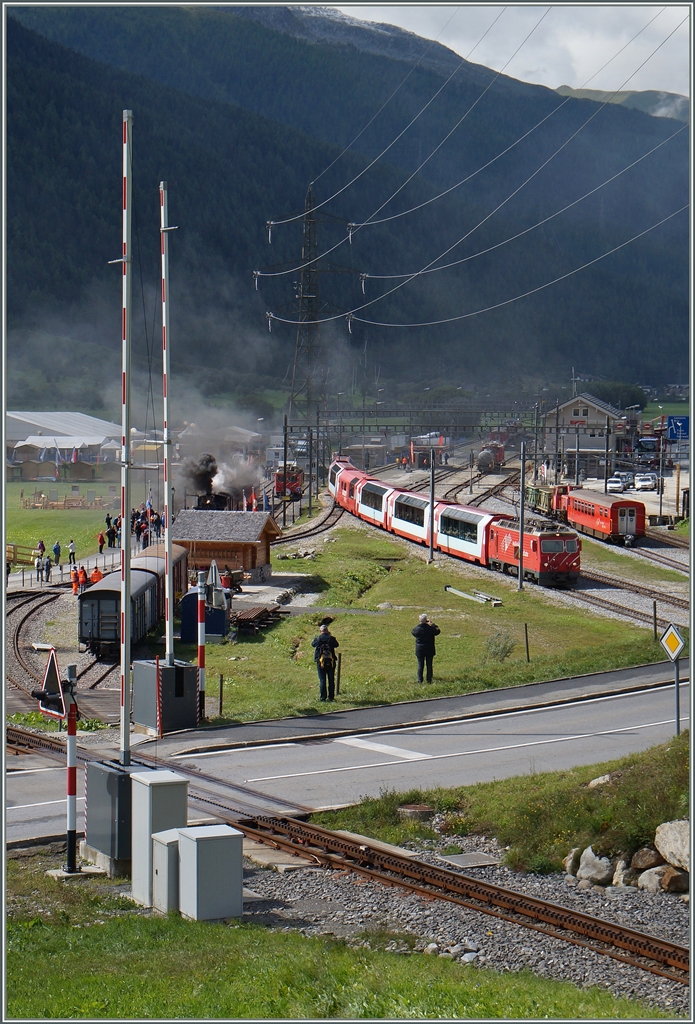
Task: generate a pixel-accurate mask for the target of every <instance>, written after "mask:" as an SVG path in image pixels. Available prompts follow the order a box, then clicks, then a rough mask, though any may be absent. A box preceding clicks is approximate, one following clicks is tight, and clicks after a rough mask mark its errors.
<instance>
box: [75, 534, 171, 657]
mask: <svg viewBox="0 0 695 1024" xmlns="http://www.w3.org/2000/svg"><path fill="white" fill-rule="evenodd" d="M164 548H165V545H164V544H157V545H154V546H153V547H150V548H145V550H144V551H142V552H140V553H139V554H137V555H133V557H132V559H131V570H130V573H131V575H130V588H131V589H130V600H131V625H130V638H131V642H132V643H133V644H136V643H138V642H139V641H140V640H142V639H143V638H144V637H145V636H147V634H148V633H149V632H150V631H151V630H152V629H154V627H155V626H156V625H157V623H158V622H159V620H160V619H161V618H162V616H163V615H164V602H165V589H166V588H165V559H164V557H163V553H164ZM186 557H187V551H186V549H185V548H184V547H181V546H180V545H179V544H174V545H172V571H173V574H174V593H175V594H181V593H182V592H183V591H184V590H185V589H186V587H185V586H184V583H185V581H186ZM78 600H79V620H78V621H79V625H78V640H79V642H80V643H81V644H85V646H86V647H88V648H89V650H90V651H91V652H92V653H93V654H94V655H96V657H97V658H102V657H104V658H115V657H117V655H118V650H119V646H120V641H121V634H120V626H119V618H120V612H121V572H120V569H119V570H116V572H110V573H108V574H107V575H106V576H104V577H103V579H101V580H99V582H98V583H94V584H93V585H92V586H91V587H89V588H88V589H86V590H85V591H84V592H83V593H82V594H80V595H79V598H78Z"/></svg>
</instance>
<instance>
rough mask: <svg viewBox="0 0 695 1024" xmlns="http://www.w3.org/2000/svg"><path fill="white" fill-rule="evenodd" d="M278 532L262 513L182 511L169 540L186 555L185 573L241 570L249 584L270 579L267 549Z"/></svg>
mask: <svg viewBox="0 0 695 1024" xmlns="http://www.w3.org/2000/svg"><path fill="white" fill-rule="evenodd" d="M281 536H282V530H281V529H280V527H279V526H278V525H277V523H276V522H275V520H274V519H273V517H272V516H270V515H268V514H267V513H266V512H218V511H208V510H207V509H190V508H189V509H183V510H182V511H181V512H179V514H178V515H177V516H176V519H175V520H174V522H173V524H172V539H173V540H174V541H175V542H176V543H177V544H180V545H181V546H182V547H184V548H186V550H187V551H188V567H189V569H193V568H195V569H207V568H208V567H209V565H210V562H212V561H213V560H214V561H215V562H216V563H217V567H218V569H220V570H222V569H224V568H225V566H229V568H230V569H243V570H244V572H246V573H249V574H250V575H251V581H252V582H253V583H261V582H262V581H263V580H268V579H270V576H271V572H272V570H271V567H270V545H271V542H272V541H274V540H275V538H276V537H281Z"/></svg>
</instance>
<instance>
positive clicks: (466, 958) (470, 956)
mask: <svg viewBox="0 0 695 1024" xmlns="http://www.w3.org/2000/svg"><path fill="white" fill-rule="evenodd" d="M477 956H478V954H477V953H473V952H470V953H464V954H463V956H462V957H461V963H463V964H472V963H473V961H474V960H475V959H476V957H477Z"/></svg>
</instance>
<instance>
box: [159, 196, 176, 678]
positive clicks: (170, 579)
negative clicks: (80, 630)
mask: <svg viewBox="0 0 695 1024" xmlns="http://www.w3.org/2000/svg"><path fill="white" fill-rule="evenodd" d="M159 230H160V237H161V249H162V367H163V397H164V408H163V418H164V540H165V554H164V579H165V590H164V616H165V622H166V633H165V635H166V663H167V665H173V664H174V574H173V570H172V563H173V559H172V539H171V469H170V465H171V435H170V433H169V368H170V357H169V232H170V231H176V228H170V227H169V205H168V193H167V183H166V181H160V183H159Z"/></svg>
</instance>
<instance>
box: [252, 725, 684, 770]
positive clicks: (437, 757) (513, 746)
mask: <svg viewBox="0 0 695 1024" xmlns="http://www.w3.org/2000/svg"><path fill="white" fill-rule="evenodd" d="M689 720H690V719H689V717H688V716H687V715H684V716H682V718H681V721H682V722H687V721H689ZM673 724H675V719H674V718H668V719H666V720H665V721H663V722H648V723H646V724H645V725H630V726H626V727H624V728H623V729H604V730H602V731H601V732H580V733H575V734H574V735H570V736H556V737H555V738H554V739H552V740H531V741H530V742H527V743H509V744H507V745H506V746H504V747H481V748H479V749H478V750H458V751H455V752H454V753H452V754H432V756H431V757H430V760H431V761H443V760H446V759H447V758H451V757H469V756H470V755H471V754H493V753H497V752H499V751H502V750H519V749H521V748H523V747H542V746H545V745H547V744H549V743H568V742H570V741H572V740H588V739H593V738H594V737H596V736H617V735H618V733H621V732H633V731H635V730H637V729H654V728H656V727H657V726H660V725H673ZM396 764H407V761H405V760H403V761H377V762H375V763H374V764H351V765H345V766H342V767H340V768H320V769H318V770H317V771H313V772H291V773H290V774H288V775H266V776H263V777H261V778H258V779H244V782H245V783H250V782H274V781H276V780H278V779H301V778H304V777H305V776H307V775H331V774H332V773H333V772H355V771H362V770H364V769H365V768H388V767H390V766H391V765H396Z"/></svg>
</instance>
